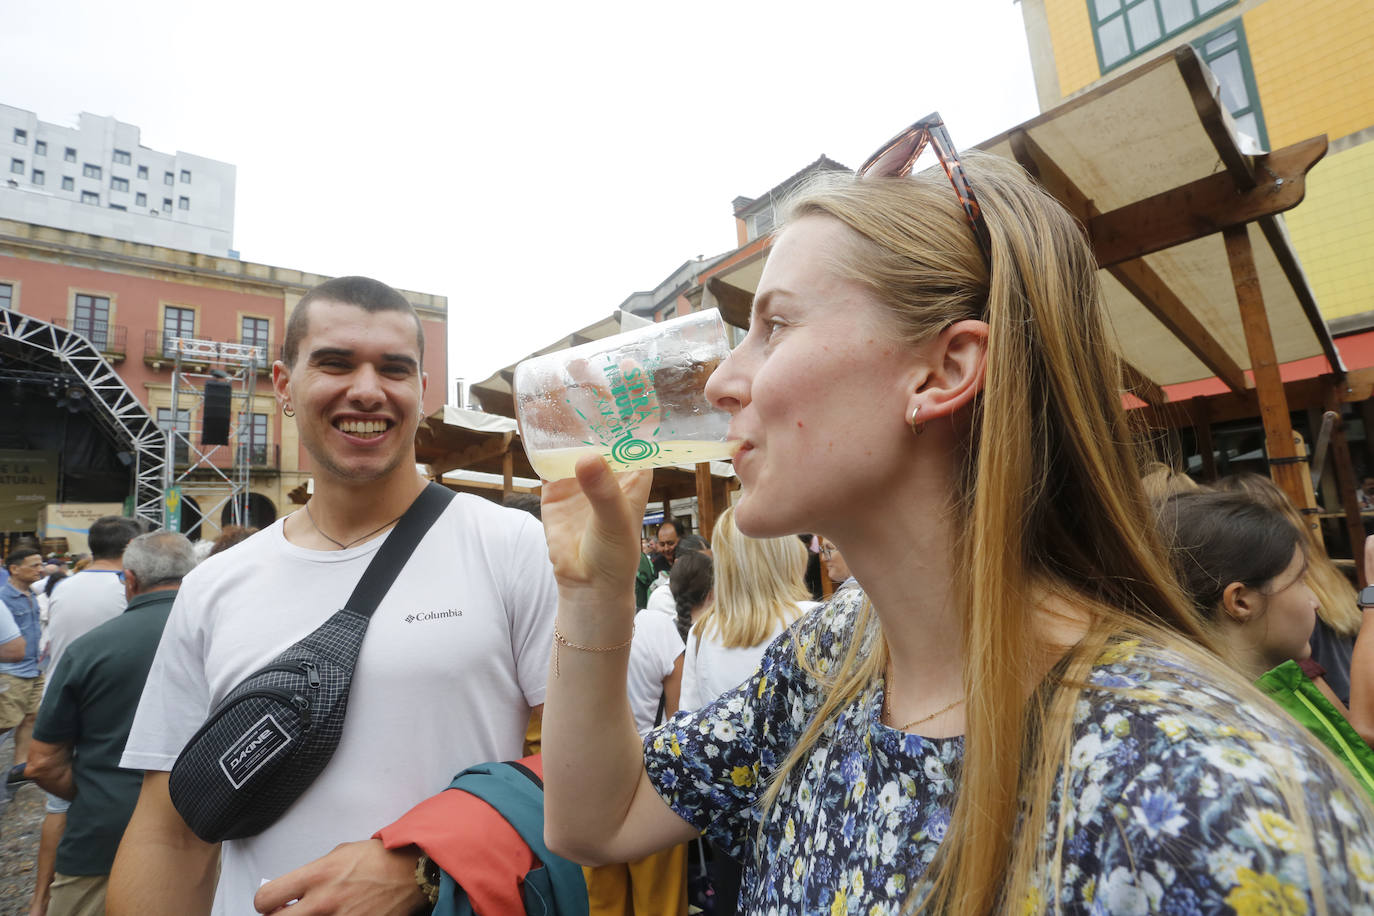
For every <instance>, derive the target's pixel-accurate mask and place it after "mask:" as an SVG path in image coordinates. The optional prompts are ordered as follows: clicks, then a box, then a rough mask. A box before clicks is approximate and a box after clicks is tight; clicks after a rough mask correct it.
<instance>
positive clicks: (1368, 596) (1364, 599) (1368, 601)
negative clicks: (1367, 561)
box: [1355, 585, 1374, 610]
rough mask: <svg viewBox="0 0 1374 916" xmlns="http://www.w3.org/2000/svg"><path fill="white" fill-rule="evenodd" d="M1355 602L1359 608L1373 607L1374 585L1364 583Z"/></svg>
mask: <svg viewBox="0 0 1374 916" xmlns="http://www.w3.org/2000/svg"><path fill="white" fill-rule="evenodd" d="M1355 603H1356V604H1358V605H1359V606H1360V609H1361V610H1363V609H1365V608H1371V607H1374V585H1366V586H1365V587H1364V588H1362V589H1360V597H1358V598H1356V599H1355Z"/></svg>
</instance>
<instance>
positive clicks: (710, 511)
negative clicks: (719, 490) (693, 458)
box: [697, 461, 716, 541]
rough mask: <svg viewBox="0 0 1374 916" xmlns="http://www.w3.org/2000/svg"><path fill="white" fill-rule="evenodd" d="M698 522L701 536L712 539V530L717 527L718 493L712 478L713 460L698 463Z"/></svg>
mask: <svg viewBox="0 0 1374 916" xmlns="http://www.w3.org/2000/svg"><path fill="white" fill-rule="evenodd" d="M697 522H698V524H699V526H700V533H701V536H702V537H704V538H706V540H707V541H709V540H711V532H712V531H713V530H714V529H715V527H716V494H715V490H714V489H713V486H712V480H711V462H709V461H703V462H700V463H699V464H698V465H697Z"/></svg>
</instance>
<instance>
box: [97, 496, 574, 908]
mask: <svg viewBox="0 0 1374 916" xmlns="http://www.w3.org/2000/svg"><path fill="white" fill-rule="evenodd" d="M282 527H283V521H278V522H277V523H276V524H274V525H272V526H271V527H270V528H267V529H264V530H263V531H261V532H259V533H258V534H255V535H253V536H252V537H251V538H249V539H248V540H246V541H244V542H242V543H241V544H238V545H237V546H235V547H234V549H233V550H229V551H225V552H224V553H220V554H217V555H215V556H213V557H210V558H209V559H207V560H206V561H205V562H204V563H202V564H201V565H200V566H198V567H197V568H196V569H195V570H194V571H193V572H192V573H191V574H190V575H189V576H188V577H187V578H186V580H185V582H184V583H183V585H182V587H181V590H180V591H179V592H178V594H177V599H176V604H175V605H174V606H173V608H172V612H171V616H170V617H169V619H168V621H167V628H166V630H165V631H164V632H163V635H162V642H161V643H160V644H159V646H158V650H157V657H156V659H155V660H154V661H153V667H152V670H151V671H150V672H149V675H148V683H147V687H146V688H145V689H144V692H143V698H142V700H141V701H140V703H139V707H138V713H137V715H136V717H135V719H134V725H133V729H132V731H131V733H130V736H129V741H128V744H127V745H126V746H125V750H124V757H123V759H122V761H121V764H122V765H123V766H125V767H128V768H131V769H147V770H170V769H171V768H172V764H173V763H174V762H175V761H176V758H177V754H178V753H179V752H180V750H181V748H182V746H183V745H184V744H185V742H186V740H187V739H188V738H190V736H191V735H192V734H193V733H194V732H195V731H196V729H197V728H199V727H200V725H201V723H202V722H203V721H204V720H205V718H206V715H207V713H208V712H209V711H210V709H211V708H212V707H213V706H214V705H215V704H216V703H218V702H219V701H220V700H221V699H223V697H224V696H225V694H227V693H228V692H229V691H230V689H232V688H233V687H234V686H235V685H237V684H238V683H239V682H240V681H242V680H243V678H244V677H245V676H247V675H248V674H250V673H252V672H253V671H254V670H256V669H257V668H259V667H261V666H262V665H263V664H265V663H266V662H268V661H270V660H271V659H272V658H273V657H274V656H276V655H277V654H278V653H280V652H281V650H282V649H284V648H286V647H287V646H289V645H290V644H292V643H293V642H295V641H297V640H299V639H300V638H301V637H303V636H305V635H306V634H308V633H309V632H311V631H312V630H314V629H315V628H316V627H318V626H319V625H320V624H321V623H323V622H324V621H325V620H326V619H327V618H328V617H329V616H330V615H331V614H333V613H334V612H335V611H337V610H338V609H339V608H340V607H342V606H343V604H344V603H345V601H347V599H348V596H349V594H350V593H351V592H352V591H353V587H354V586H355V585H356V584H357V582H358V579H359V578H360V577H361V576H362V572H363V569H364V568H365V567H366V566H367V564H368V562H369V561H370V560H371V559H372V555H373V554H374V553H376V551H377V549H378V548H379V547H381V545H382V542H383V541H384V540H385V538H377V539H375V540H373V541H370V542H368V543H366V544H363V545H362V546H359V547H354V548H351V549H349V550H339V551H319V550H306V549H304V548H301V547H298V546H296V545H294V544H291V543H290V542H288V541H287V540H286V538H285V537H284V535H283V533H282ZM556 602H557V596H556V591H555V586H554V580H553V571H552V567H551V566H550V564H549V559H548V548H547V547H546V545H545V542H544V535H543V531H542V529H541V528H540V526H539V523H538V522H537V521H536V520H535V519H534V518H533V517H532V516H530V515H528V514H527V513H524V512H519V511H517V510H513V509H503V508H501V507H500V506H497V505H495V504H494V503H491V502H488V501H487V500H484V499H480V498H478V497H475V496H467V495H459V496H457V497H456V498H455V499H454V500H453V502H452V503H450V504H449V506H448V508H447V509H445V511H444V513H443V515H441V516H440V517H439V519H438V520H437V521H436V522H435V524H434V527H433V528H432V529H431V530H430V531H429V533H428V535H427V536H426V537H425V539H424V541H423V542H421V544H420V546H419V547H418V548H416V550H415V552H414V553H413V554H412V555H411V559H410V561H409V562H408V563H407V564H406V567H405V568H404V569H403V570H402V571H401V574H400V576H399V577H397V579H396V582H395V584H393V585H392V586H391V590H390V591H389V592H388V593H387V595H386V597H385V598H384V599H383V600H382V602H381V604H380V605H379V606H378V608H377V610H376V612H375V613H374V614H373V616H372V622H371V624H370V626H369V627H368V631H367V637H366V638H365V639H364V640H363V646H362V652H361V654H360V656H359V658H358V664H357V668H356V669H355V672H354V676H353V688H352V693H351V695H350V698H349V704H348V718H347V720H346V722H345V724H344V730H343V739H342V740H341V741H340V743H339V747H338V750H337V751H336V753H335V755H334V758H333V760H332V761H331V762H330V764H329V766H328V767H327V768H326V769H325V770H324V772H323V773H322V774H320V777H319V778H318V779H317V780H316V781H315V782H314V783H313V784H312V785H311V786H310V788H309V789H307V790H306V791H305V793H304V794H303V795H301V797H300V798H299V799H297V800H296V803H295V804H294V805H292V806H291V808H290V809H288V810H287V812H286V814H285V815H284V816H283V817H282V818H281V820H279V821H278V822H277V823H276V824H274V825H272V826H271V827H269V828H268V829H267V830H266V831H264V832H263V833H261V834H259V835H258V836H256V837H251V838H249V839H244V840H230V841H227V842H225V843H224V844H223V847H222V853H221V859H220V861H221V870H220V879H219V886H218V888H217V890H216V894H215V907H214V911H213V912H214V914H215V916H247V914H252V913H253V912H254V910H253V895H254V894H255V893H256V892H257V890H258V887H259V885H261V883H262V881H263V879H264V878H276V877H278V876H280V875H282V874H284V873H286V872H288V871H290V870H292V869H294V868H297V867H299V866H301V865H304V864H306V863H307V862H310V861H312V860H314V859H316V858H319V857H320V856H322V855H324V854H325V853H327V852H329V851H330V850H331V849H333V848H334V847H335V846H336V845H338V844H339V843H342V842H347V841H351V840H363V839H366V838H368V837H370V836H371V835H372V834H373V833H374V832H375V831H376V830H378V829H379V828H381V827H384V826H386V825H387V824H389V823H391V822H392V821H393V820H395V819H396V818H398V817H400V816H401V815H402V814H404V813H405V812H406V811H408V810H409V809H410V808H411V807H412V806H413V805H415V804H416V803H417V802H419V801H421V800H422V799H425V798H427V797H429V796H431V795H434V794H436V793H438V792H440V791H442V790H443V789H444V788H445V787H446V786H447V785H448V783H449V781H450V780H451V779H452V778H453V776H454V775H455V774H456V773H457V772H458V771H460V770H462V769H464V768H465V767H467V766H470V765H472V764H475V763H480V762H483V761H488V760H509V759H512V758H516V757H519V756H520V753H521V748H522V743H523V739H524V735H525V727H526V725H527V724H528V721H529V713H530V707H532V706H537V705H539V704H541V703H543V702H544V687H545V680H546V679H547V676H548V664H549V648H550V646H551V645H552V642H553V617H554V612H555V610H556V608H557V603H556Z"/></svg>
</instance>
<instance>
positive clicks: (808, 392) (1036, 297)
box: [543, 118, 1374, 914]
mask: <svg viewBox="0 0 1374 916" xmlns="http://www.w3.org/2000/svg"><path fill="white" fill-rule="evenodd" d="M927 141H930V142H931V145H933V146H934V147H935V149H936V152H937V153H938V154H940V157H941V160H942V162H943V164H944V169H943V170H938V169H931V170H928V171H926V172H922V173H920V174H919V175H916V176H913V177H905V176H906V175H907V173H908V172H909V171H910V165H911V162H912V161H913V160H914V157H915V154H916V153H917V152H918V151H919V149H920V148H921V147H922V146H924V145H925V144H926V142H927ZM964 167H967V172H965V169H964ZM1111 341H1112V336H1111V334H1110V332H1109V331H1108V328H1107V327H1106V325H1105V322H1104V316H1103V313H1102V309H1101V304H1100V291H1099V288H1098V281H1097V267H1096V265H1095V264H1094V262H1093V259H1092V256H1091V253H1090V251H1089V249H1088V246H1087V244H1086V241H1085V239H1084V235H1083V231H1082V229H1081V227H1080V226H1079V225H1078V224H1077V223H1076V222H1075V221H1074V220H1073V219H1072V218H1071V217H1070V216H1069V215H1068V214H1067V213H1066V212H1065V211H1064V210H1063V209H1062V208H1061V207H1060V206H1059V205H1058V204H1057V203H1056V202H1055V201H1054V200H1053V199H1051V198H1049V197H1048V196H1047V195H1046V194H1044V193H1043V192H1042V191H1041V190H1040V189H1039V188H1038V187H1036V186H1035V185H1034V184H1033V183H1032V182H1031V181H1030V180H1029V179H1028V178H1027V177H1026V175H1025V174H1024V173H1023V172H1022V171H1021V170H1019V169H1018V168H1016V167H1015V166H1013V165H1011V164H1009V163H1007V162H1005V161H1003V160H999V159H996V158H992V157H986V156H978V157H976V158H975V157H969V158H967V159H966V160H965V161H964V162H963V164H962V166H961V164H960V162H959V161H958V159H957V158H956V156H955V153H954V149H953V146H952V144H950V143H949V138H948V135H947V134H946V133H945V132H944V128H943V125H941V124H940V123H939V121H938V118H929V119H924V120H923V121H920V122H918V123H917V124H915V125H913V126H912V127H911V128H910V129H908V130H907V131H905V132H903V133H902V134H901V135H899V136H898V137H897V138H895V139H894V140H893V141H892V142H891V143H890V144H888V145H887V146H885V147H883V149H882V150H880V151H879V153H878V154H876V155H875V156H874V157H873V159H871V160H870V162H869V163H868V164H867V165H866V166H865V167H864V168H863V169H861V170H860V173H859V174H858V175H856V176H852V177H850V176H841V177H838V178H834V177H832V178H830V179H828V180H827V181H826V182H825V183H823V184H816V185H812V186H810V187H808V188H805V189H803V190H802V191H801V192H800V193H799V194H798V195H797V196H795V197H794V199H793V200H792V201H791V202H790V206H789V207H788V208H787V211H786V214H785V218H784V220H783V223H782V228H781V229H780V230H779V231H778V234H777V236H776V241H775V243H774V245H773V247H772V249H771V253H770V255H769V258H768V263H767V265H766V267H765V268H764V272H763V276H762V277H761V279H760V281H759V287H758V290H757V293H756V295H755V297H754V303H753V311H752V315H751V318H750V326H749V333H748V336H747V337H746V338H745V339H744V341H743V342H742V343H741V344H740V345H739V347H738V348H737V349H736V350H735V351H734V352H733V353H732V354H731V356H730V358H729V359H728V360H727V361H726V362H725V363H723V364H722V365H721V367H720V368H719V369H717V370H716V373H715V375H714V376H713V377H712V378H711V380H710V383H709V385H708V389H707V390H708V395H709V396H710V397H711V398H712V399H713V400H714V401H715V402H716V403H718V404H720V405H722V406H723V407H725V408H726V409H728V410H730V411H731V412H732V414H733V419H732V422H731V429H730V433H731V437H732V438H736V439H739V440H741V441H742V442H743V443H744V444H743V446H742V447H741V449H740V451H739V453H738V454H737V455H736V456H735V459H734V461H735V470H736V472H737V474H738V475H739V478H740V481H741V483H742V485H743V490H742V497H741V499H740V501H739V502H738V503H737V504H736V505H735V521H736V524H737V525H738V526H739V529H740V530H741V531H742V532H744V533H746V534H748V535H750V536H751V537H780V536H784V535H788V534H791V533H793V532H797V531H811V532H815V533H817V534H820V535H821V536H823V537H825V538H826V539H828V540H830V541H831V542H833V543H834V544H835V545H836V546H837V547H839V548H840V550H841V551H843V553H844V555H845V557H846V558H848V560H849V562H850V567H851V571H852V572H853V573H854V576H855V577H856V578H857V580H858V582H859V584H860V585H861V586H862V589H845V590H843V591H841V592H840V593H839V594H838V595H836V596H835V598H833V599H832V600H831V602H830V603H828V604H827V605H825V606H824V607H822V608H820V609H818V610H817V611H814V612H812V613H811V614H808V615H807V616H805V617H803V618H802V619H801V620H799V621H797V623H796V624H794V625H793V626H792V628H791V629H790V631H789V632H788V633H787V634H785V635H784V636H782V637H780V638H779V639H777V640H776V641H775V642H774V643H773V644H772V645H771V646H769V648H768V650H767V651H766V652H765V653H764V656H763V659H762V661H761V663H760V665H759V669H758V671H757V672H756V673H755V674H754V675H753V676H752V677H751V678H750V679H749V681H747V682H746V683H745V684H743V685H741V686H740V687H739V688H738V689H736V690H732V691H730V692H728V693H726V694H724V695H723V696H721V697H719V698H718V699H716V700H715V701H714V702H712V703H710V704H708V705H706V706H705V707H702V708H701V709H697V710H694V711H691V712H684V713H679V714H678V715H677V716H676V717H674V718H673V719H672V720H670V721H669V722H668V723H666V724H665V725H664V726H662V727H661V728H659V729H657V730H655V731H652V732H650V733H649V735H648V736H647V737H646V738H645V739H644V741H643V742H642V743H641V741H640V740H639V737H638V735H637V734H636V733H635V730H634V727H633V724H632V721H631V717H630V713H629V709H628V706H627V703H626V701H625V699H624V694H625V691H624V678H625V650H626V648H627V646H628V643H627V640H628V639H629V635H630V634H629V624H628V620H629V617H628V613H627V608H628V607H629V605H630V604H632V603H633V588H632V586H633V580H634V572H635V568H634V566H635V557H636V554H637V549H638V543H639V526H640V523H641V521H642V519H643V515H642V509H643V506H644V503H645V502H646V500H647V498H648V491H649V483H650V479H649V475H648V474H647V473H639V474H629V475H624V476H621V477H616V476H615V475H613V474H611V473H610V471H609V469H608V468H607V467H606V466H605V465H604V464H603V463H601V462H600V461H597V460H595V459H586V460H584V461H583V462H582V463H580V464H579V466H578V469H577V470H578V476H577V477H576V478H574V479H570V480H565V481H559V482H556V483H551V484H548V485H546V486H545V488H544V495H543V499H544V522H545V529H546V534H547V536H548V539H549V545H550V554H551V556H552V558H553V561H554V566H555V572H556V575H557V577H558V582H559V589H560V606H559V616H558V622H557V627H556V629H555V639H556V641H557V648H558V650H559V655H560V656H561V669H560V670H556V671H555V672H554V676H553V677H552V678H551V680H550V682H549V694H548V700H547V703H548V709H547V713H546V717H545V721H546V723H548V724H547V725H546V730H545V745H544V753H545V766H546V769H545V777H546V780H545V785H546V791H547V795H546V820H545V829H546V833H547V836H548V838H549V840H550V844H551V845H552V846H554V847H555V848H556V849H558V850H559V851H561V852H563V853H564V854H567V855H571V856H572V857H574V858H578V859H583V860H589V861H623V860H626V859H630V858H634V857H636V856H640V855H643V854H644V853H645V852H646V851H648V850H652V849H657V848H661V847H664V846H668V845H671V844H673V843H678V842H682V841H683V840H684V839H687V838H690V837H692V836H695V835H696V834H697V833H698V832H699V831H705V832H706V834H707V836H708V837H709V838H710V839H712V840H713V841H714V842H716V843H717V844H719V845H720V846H722V847H725V848H729V849H731V850H732V851H733V852H734V853H735V855H736V857H737V858H738V859H739V860H740V861H742V862H744V863H745V875H744V880H743V887H742V889H741V894H740V909H741V911H742V912H746V913H751V914H783V913H788V914H791V913H829V914H844V913H851V914H858V913H862V914H896V913H900V912H908V911H909V910H910V909H912V908H917V909H919V910H920V911H922V912H932V913H950V912H952V913H970V914H985V913H988V912H1015V913H1018V914H1019V913H1040V912H1071V913H1086V912H1101V913H1144V912H1149V911H1151V910H1155V911H1164V912H1180V913H1194V912H1203V913H1207V912H1227V911H1232V910H1235V911H1239V912H1242V913H1260V912H1275V913H1278V912H1303V911H1307V910H1311V911H1317V912H1332V913H1343V912H1348V911H1350V910H1352V909H1354V908H1355V907H1356V906H1357V905H1365V904H1367V902H1368V901H1369V900H1370V899H1371V895H1374V839H1371V833H1374V831H1371V826H1372V825H1371V821H1374V810H1371V808H1370V807H1369V804H1368V803H1367V802H1366V800H1365V799H1364V798H1363V796H1362V794H1361V792H1360V790H1359V789H1358V788H1357V787H1356V786H1355V785H1353V784H1352V783H1351V781H1350V779H1349V777H1348V776H1347V775H1346V773H1345V771H1344V768H1343V767H1341V766H1340V764H1339V763H1338V762H1336V761H1335V760H1334V759H1333V758H1331V757H1330V756H1329V755H1328V754H1327V752H1326V751H1325V750H1324V749H1323V748H1321V747H1320V746H1319V745H1318V744H1317V743H1315V742H1314V741H1313V740H1312V739H1311V737H1310V736H1309V735H1308V734H1307V733H1306V731H1305V730H1304V729H1303V728H1302V727H1301V726H1300V725H1298V724H1297V723H1296V722H1294V721H1292V720H1291V719H1289V718H1288V717H1287V716H1286V715H1285V714H1284V713H1283V712H1282V711H1281V710H1279V709H1278V708H1277V707H1275V706H1274V705H1273V704H1272V703H1271V702H1270V701H1269V700H1268V699H1266V698H1265V697H1263V696H1262V695H1261V694H1260V693H1259V692H1258V691H1257V690H1256V689H1255V688H1254V687H1253V686H1251V685H1250V684H1249V683H1248V682H1247V681H1246V679H1245V678H1244V677H1243V676H1242V675H1240V674H1239V673H1236V672H1233V671H1230V670H1228V669H1227V668H1226V666H1224V665H1223V664H1221V663H1220V661H1219V660H1218V659H1217V657H1216V656H1215V655H1214V654H1212V653H1211V652H1210V651H1208V650H1207V649H1206V648H1199V647H1198V646H1197V645H1195V643H1201V644H1202V645H1204V646H1207V645H1210V643H1209V637H1208V635H1207V633H1206V632H1205V631H1204V629H1203V628H1202V627H1201V626H1200V624H1199V622H1198V620H1197V618H1196V616H1195V613H1194V611H1193V610H1192V608H1191V606H1190V604H1189V602H1188V600H1187V598H1186V597H1185V596H1184V595H1183V594H1182V592H1181V590H1180V588H1179V586H1178V584H1177V583H1176V581H1175V579H1174V577H1173V574H1172V573H1171V571H1170V568H1169V565H1168V563H1167V561H1166V560H1165V558H1164V555H1163V552H1162V549H1161V546H1160V544H1159V542H1158V537H1157V535H1156V534H1155V533H1154V529H1153V525H1152V524H1151V519H1150V514H1149V510H1148V508H1147V504H1146V500H1145V497H1144V493H1143V491H1142V489H1141V485H1140V466H1139V464H1138V462H1137V460H1136V454H1135V450H1134V449H1133V448H1132V447H1131V446H1130V442H1131V436H1130V433H1129V429H1128V424H1127V422H1126V418H1125V416H1124V413H1123V409H1122V405H1121V390H1120V388H1121V381H1120V380H1121V363H1120V361H1119V359H1118V357H1117V355H1116V353H1115V352H1114V351H1113V349H1112V345H1111ZM588 649H596V650H599V651H587V650H588ZM555 668H558V666H557V665H555ZM1319 837H1320V842H1319V840H1318V838H1319Z"/></svg>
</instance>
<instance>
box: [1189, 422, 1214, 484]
mask: <svg viewBox="0 0 1374 916" xmlns="http://www.w3.org/2000/svg"><path fill="white" fill-rule="evenodd" d="M1188 413H1189V415H1190V416H1191V417H1192V420H1193V440H1194V441H1195V442H1196V443H1197V450H1198V454H1199V455H1200V456H1201V457H1202V477H1203V479H1204V480H1206V481H1207V482H1208V483H1210V482H1212V481H1214V480H1216V479H1217V450H1216V445H1215V444H1214V443H1213V442H1212V420H1211V418H1210V417H1209V416H1208V415H1207V405H1206V404H1194V405H1192V406H1191V407H1190V408H1189V410H1188Z"/></svg>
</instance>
